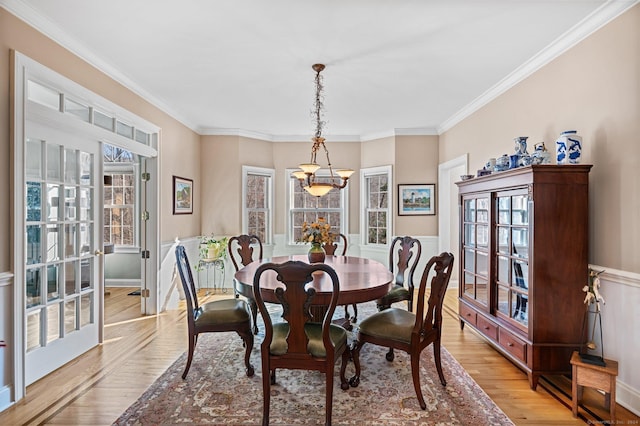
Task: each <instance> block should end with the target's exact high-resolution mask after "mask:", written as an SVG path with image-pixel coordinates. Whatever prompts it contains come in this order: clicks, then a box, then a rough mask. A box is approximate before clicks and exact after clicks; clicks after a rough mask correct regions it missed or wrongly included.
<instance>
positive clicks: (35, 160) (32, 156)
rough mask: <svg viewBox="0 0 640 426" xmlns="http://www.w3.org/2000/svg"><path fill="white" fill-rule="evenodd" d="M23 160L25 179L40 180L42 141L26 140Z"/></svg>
mask: <svg viewBox="0 0 640 426" xmlns="http://www.w3.org/2000/svg"><path fill="white" fill-rule="evenodd" d="M24 160H25V163H26V164H25V166H26V170H25V172H26V175H27V179H29V178H30V179H42V141H39V140H33V139H27V148H26V153H25V159H24Z"/></svg>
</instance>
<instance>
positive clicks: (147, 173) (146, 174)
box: [140, 172, 151, 182]
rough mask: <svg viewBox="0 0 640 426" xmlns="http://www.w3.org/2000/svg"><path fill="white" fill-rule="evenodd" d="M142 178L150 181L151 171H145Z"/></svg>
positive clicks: (144, 180)
mask: <svg viewBox="0 0 640 426" xmlns="http://www.w3.org/2000/svg"><path fill="white" fill-rule="evenodd" d="M140 178H141V179H142V181H143V182H149V181H150V180H151V173H149V172H143V173H142V175H141V176H140Z"/></svg>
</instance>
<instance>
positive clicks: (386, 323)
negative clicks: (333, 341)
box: [358, 308, 416, 343]
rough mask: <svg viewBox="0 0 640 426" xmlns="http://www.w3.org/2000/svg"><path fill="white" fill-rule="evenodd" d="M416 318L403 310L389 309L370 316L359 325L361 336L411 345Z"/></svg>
mask: <svg viewBox="0 0 640 426" xmlns="http://www.w3.org/2000/svg"><path fill="white" fill-rule="evenodd" d="M415 323H416V316H415V314H414V313H412V312H408V311H405V310H404V309H398V308H389V309H386V310H384V311H381V312H377V313H375V314H373V315H371V316H370V317H369V318H367V319H365V320H363V321H362V322H361V323H360V330H359V331H358V333H359V334H361V335H368V336H372V337H378V338H383V339H392V340H397V341H400V342H405V343H411V331H412V330H413V327H414V325H415Z"/></svg>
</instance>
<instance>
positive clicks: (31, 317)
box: [27, 310, 42, 352]
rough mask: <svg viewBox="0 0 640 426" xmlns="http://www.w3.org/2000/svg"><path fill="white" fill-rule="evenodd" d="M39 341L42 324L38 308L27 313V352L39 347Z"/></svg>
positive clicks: (40, 339)
mask: <svg viewBox="0 0 640 426" xmlns="http://www.w3.org/2000/svg"><path fill="white" fill-rule="evenodd" d="M41 341H42V326H41V318H40V310H37V311H35V312H31V313H29V314H28V315H27V352H29V351H32V350H34V349H36V348H39V347H40V346H41V344H40V342H41Z"/></svg>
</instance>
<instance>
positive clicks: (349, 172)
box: [336, 169, 355, 179]
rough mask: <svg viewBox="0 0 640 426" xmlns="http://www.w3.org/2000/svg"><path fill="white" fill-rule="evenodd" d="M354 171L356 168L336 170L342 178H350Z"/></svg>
mask: <svg viewBox="0 0 640 426" xmlns="http://www.w3.org/2000/svg"><path fill="white" fill-rule="evenodd" d="M354 171H355V170H351V169H338V170H336V173H337V174H338V176H340V177H341V178H342V179H349V178H350V177H351V175H352V174H353V172H354Z"/></svg>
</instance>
